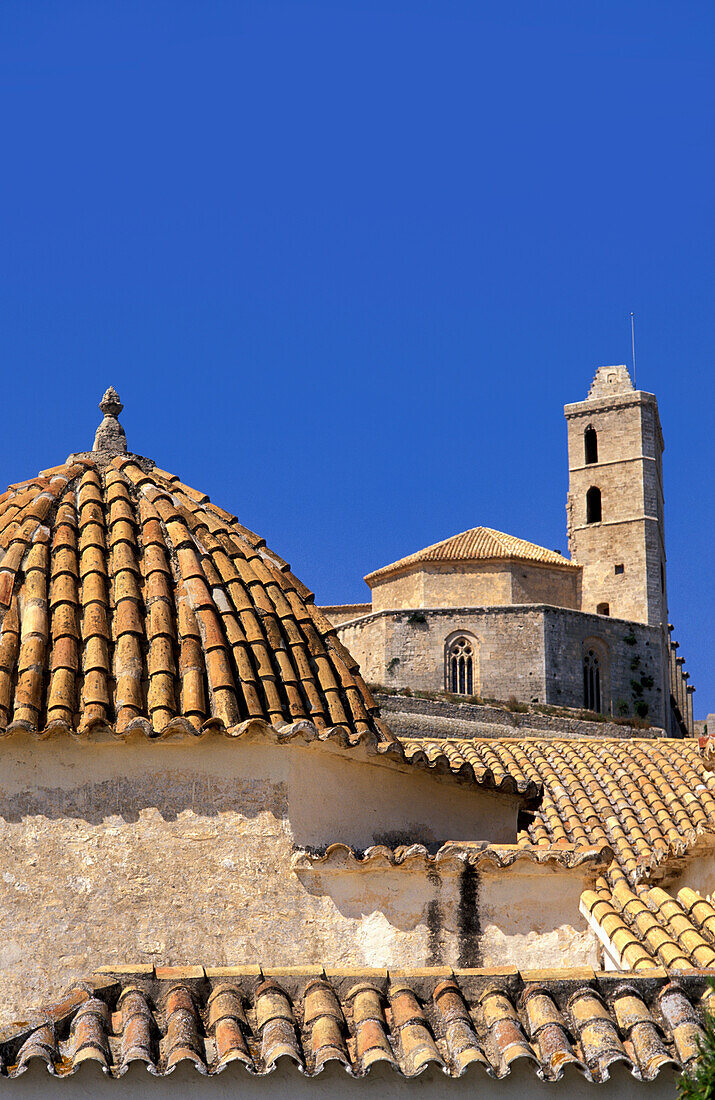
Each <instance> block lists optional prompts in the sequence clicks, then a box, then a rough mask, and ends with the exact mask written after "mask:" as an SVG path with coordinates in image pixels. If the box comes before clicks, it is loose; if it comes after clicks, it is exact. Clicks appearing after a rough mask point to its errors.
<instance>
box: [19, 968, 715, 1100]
mask: <svg viewBox="0 0 715 1100" xmlns="http://www.w3.org/2000/svg"><path fill="white" fill-rule="evenodd" d="M707 979H708V972H707V971H690V972H689V973H688V974H683V975H680V976H678V977H677V980H676V981H673V980H672V975H668V974H666V973H664V972H663V971H657V972H653V973H651V974H649V975H647V976H645V977H641V976H639V975H635V974H629V975H628V976H627V978H626V979H625V980H624V976H621V975H617V974H610V975H608V974H601V975H594V974H593V973H592V972H582V971H568V970H563V971H558V972H556V975H547V974H545V975H542V976H541V978H540V980H539V981H538V982H534V981H530V980H529V978H528V975H526V974H525V975H520V974H519V973H518V972H517V971H515V970H513V969H511V970H509V969H506V970H501V971H500V970H490V971H484V970H465V971H458V972H455V973H452V972H450V971H441V970H430V969H429V968H428V969H426V970H405V971H400V972H394V973H388V972H386V971H382V972H381V971H364V972H361V971H354V970H352V971H339V970H330V971H328V972H325V971H322V970H321V968H320V967H317V968H316V967H307V968H303V967H287V968H285V969H283V970H281V969H273V970H270V971H266V972H265V973H262V972H261V970H260V968H256V967H248V966H247V967H244V968H238V969H232V970H226V969H224V970H222V971H220V972H219V971H211V970H209V971H205V970H204V969H203V968H202V967H187V968H175V967H168V968H163V969H162V968H157V970H156V971H155V972H154V971H152V969H151V968H146V967H140V968H137V969H136V972H132V968H130V967H120V968H118V969H117V970H114V971H108V972H106V973H104V974H98V975H95V976H94V977H93V978H92V979H90V980H89V981H88V982H85V983H83V984H82V987H81V988H80V989H77V990H75V991H73V992H72V993H71V994H70V995H69V996H68V997H67V998H66V999H65V1001H64V1002H61V1003H60V1004H58V1005H54V1006H48V1007H47V1008H45V1009H42V1010H41V1011H40V1012H38V1013H35V1014H31V1015H30V1018H29V1021H28V1022H27V1023H26V1024H23V1025H14V1029H13V1028H11V1029H9V1030H6V1031H5V1033H4V1034H3V1036H2V1037H0V1064H1V1065H2V1073H3V1074H4V1075H7V1076H9V1077H11V1078H14V1077H17V1076H18V1075H20V1074H22V1073H23V1072H24V1071H25V1069H26V1068H27V1067H28V1064H29V1063H30V1062H31V1060H32V1059H34V1058H38V1059H40V1061H42V1062H44V1063H46V1064H47V1066H48V1068H49V1069H50V1070H51V1071H52V1073H53V1074H55V1075H56V1076H59V1077H66V1076H71V1075H72V1074H74V1073H75V1072H77V1071H78V1070H79V1069H80V1067H81V1066H82V1065H83V1064H84V1063H85V1062H87V1061H94V1062H97V1063H98V1064H99V1065H100V1067H101V1068H102V1069H103V1070H104V1072H105V1073H107V1074H108V1075H109V1076H110V1077H114V1078H118V1077H121V1076H122V1075H123V1074H124V1073H125V1072H126V1070H127V1069H128V1066H129V1064H130V1063H131V1062H132V1061H135V1060H138V1061H141V1062H143V1063H145V1064H146V1065H147V1067H148V1068H149V1069H150V1070H151V1072H152V1073H156V1074H159V1075H164V1074H167V1073H170V1072H171V1071H172V1070H173V1069H174V1068H175V1066H177V1065H178V1064H180V1063H182V1062H189V1063H191V1064H193V1065H194V1066H195V1067H196V1068H197V1069H198V1070H199V1071H200V1072H201V1073H208V1074H211V1075H213V1074H216V1073H218V1072H220V1071H221V1070H222V1069H223V1068H224V1067H225V1066H226V1065H227V1064H228V1063H229V1062H233V1061H235V1062H238V1063H239V1064H241V1065H243V1066H244V1067H245V1068H246V1069H247V1070H248V1071H249V1072H250V1073H251V1074H258V1075H264V1074H267V1073H270V1072H271V1070H272V1069H273V1068H274V1066H275V1065H276V1062H277V1060H278V1059H279V1058H281V1057H287V1058H288V1059H289V1060H290V1061H291V1062H292V1063H293V1064H294V1065H295V1067H296V1069H298V1070H300V1071H302V1072H303V1073H305V1074H306V1075H307V1076H308V1077H313V1076H315V1075H317V1074H319V1073H320V1072H321V1070H322V1069H323V1067H324V1066H325V1064H326V1063H327V1062H329V1061H331V1060H334V1061H337V1062H338V1063H339V1064H341V1065H342V1066H343V1067H344V1068H345V1070H347V1071H348V1072H349V1073H350V1074H352V1075H354V1076H358V1077H362V1076H364V1075H366V1074H368V1073H369V1072H370V1069H371V1067H372V1066H373V1065H375V1064H376V1063H378V1062H385V1063H387V1064H388V1065H391V1066H393V1067H394V1068H396V1069H397V1070H399V1072H400V1073H401V1074H402V1075H403V1076H405V1077H414V1076H416V1075H418V1074H419V1073H421V1072H422V1071H423V1070H424V1068H425V1067H426V1066H428V1065H430V1064H431V1065H434V1066H436V1067H439V1068H441V1069H442V1070H443V1071H444V1073H445V1074H446V1076H447V1078H458V1077H460V1076H461V1075H462V1074H463V1073H464V1071H465V1070H466V1069H467V1067H468V1066H469V1065H471V1064H473V1063H478V1064H479V1065H481V1066H482V1067H483V1068H484V1069H485V1070H486V1071H487V1073H488V1074H489V1075H490V1076H492V1077H505V1076H507V1075H509V1074H510V1073H511V1071H512V1069H513V1067H514V1066H515V1065H516V1064H518V1063H524V1064H525V1065H526V1066H527V1067H531V1072H533V1073H534V1074H535V1075H537V1074H538V1076H539V1077H541V1078H542V1079H545V1080H546V1081H554V1080H559V1079H560V1078H561V1077H562V1076H563V1074H564V1071H565V1069H566V1068H567V1067H569V1066H572V1067H573V1068H574V1069H576V1070H577V1071H579V1072H580V1073H581V1074H582V1075H583V1076H584V1077H585V1078H586V1079H587V1080H590V1081H593V1082H597V1083H600V1082H603V1081H605V1080H607V1079H608V1076H609V1073H610V1072H611V1071H612V1067H613V1065H614V1063H618V1062H620V1063H622V1064H624V1066H625V1067H626V1068H627V1069H628V1070H629V1071H630V1073H631V1074H632V1075H633V1077H634V1078H636V1079H637V1080H641V1081H650V1080H653V1079H654V1078H655V1077H657V1075H658V1074H659V1072H660V1071H661V1069H663V1068H664V1067H665V1066H672V1067H674V1068H675V1069H680V1068H687V1067H689V1066H690V1065H691V1064H692V1062H693V1059H694V1058H695V1057H696V1055H697V1042H698V1039H699V1037H700V1035H701V1034H702V1010H703V1008H702V1006H703V997H704V995H705V993H706V990H707Z"/></svg>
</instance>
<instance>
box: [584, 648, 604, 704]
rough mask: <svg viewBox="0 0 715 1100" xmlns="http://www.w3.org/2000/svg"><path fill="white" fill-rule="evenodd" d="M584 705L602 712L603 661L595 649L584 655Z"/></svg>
mask: <svg viewBox="0 0 715 1100" xmlns="http://www.w3.org/2000/svg"><path fill="white" fill-rule="evenodd" d="M583 705H584V706H585V708H586V710H595V711H596V712H597V713H599V714H600V712H601V661H600V658H599V656H598V654H597V653H596V650H595V649H587V650H586V652H585V653H584V655H583Z"/></svg>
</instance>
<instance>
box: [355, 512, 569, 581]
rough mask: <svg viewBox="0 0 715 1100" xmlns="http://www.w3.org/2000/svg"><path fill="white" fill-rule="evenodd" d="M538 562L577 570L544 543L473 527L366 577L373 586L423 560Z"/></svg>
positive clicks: (566, 559)
mask: <svg viewBox="0 0 715 1100" xmlns="http://www.w3.org/2000/svg"><path fill="white" fill-rule="evenodd" d="M512 559H517V560H519V561H534V562H540V563H541V564H542V565H557V566H561V567H563V568H570V569H578V568H579V566H578V565H577V563H576V562H573V561H570V560H569V559H568V558H564V557H562V555H561V554H558V553H557V552H556V551H555V550H546V549H545V548H544V547H543V546H536V545H535V544H534V543H533V542H526V541H525V540H524V539H518V538H515V537H514V535H505V534H503V533H502V532H501V531H493V530H492V529H491V528H490V527H472V528H471V529H470V530H469V531H462V533H461V534H459V535H453V536H452V537H451V538H448V539H443V540H442V541H441V542H435V543H433V545H432V546H426V547H425V548H424V549H423V550H418V551H417V552H416V553H414V554H409V555H408V556H407V557H406V558H400V559H399V561H394V562H392V563H391V564H390V565H384V566H382V568H381V569H376V570H374V571H373V572H372V573H368V575H367V576H366V577H365V580H366V582H367V584H369V585H370V586H372V585H373V584H374V583H375V582H376V581H380V580H382V579H383V578H385V577H388V576H390V575H391V574H392V573H398V572H401V571H402V570H403V569H409V568H410V567H411V566H415V565H420V564H422V563H423V562H455V561H460V562H465V561H471V562H474V561H495V560H512Z"/></svg>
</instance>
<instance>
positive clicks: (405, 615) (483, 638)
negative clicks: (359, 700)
mask: <svg viewBox="0 0 715 1100" xmlns="http://www.w3.org/2000/svg"><path fill="white" fill-rule="evenodd" d="M457 633H459V634H462V633H464V634H467V635H468V636H469V637H470V638H471V639H472V641H473V646H474V649H475V664H476V667H475V675H474V693H475V694H481V695H485V696H491V697H493V698H495V699H508V698H509V696H511V695H514V696H516V698H517V699H535V700H537V701H541V702H544V693H545V681H544V632H543V614H542V612H541V610H540V609H538V608H536V609H534V608H530V607H519V608H509V607H498V608H474V607H463V608H439V609H435V608H430V609H425V610H419V611H383V612H380V613H378V614H373V615H368V616H366V617H365V618H363V619H358V620H356V621H355V622H353V623H347V624H345V625H344V626H343V627H341V628H339V634H340V638H341V640H342V642H343V643H344V644H345V645H346V646H347V647H348V649H349V650H350V652H351V653H352V654H353V656H354V657H355V659H356V660H357V661H358V662H359V664H360V667H361V671H362V674H363V676H364V677H365V679H366V680H368V681H369V682H370V683H378V684H386V685H387V686H388V687H396V688H400V687H410V688H413V689H417V690H421V691H443V690H444V689H445V645H446V644H447V641H448V639H449V638H451V637H452V636H453V635H455V634H457Z"/></svg>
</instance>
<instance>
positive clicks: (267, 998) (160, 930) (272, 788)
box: [0, 367, 715, 1100]
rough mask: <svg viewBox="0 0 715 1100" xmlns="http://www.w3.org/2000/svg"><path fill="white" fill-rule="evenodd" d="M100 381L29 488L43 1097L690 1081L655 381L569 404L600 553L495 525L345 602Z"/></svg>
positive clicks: (30, 732) (13, 491)
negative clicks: (77, 424)
mask: <svg viewBox="0 0 715 1100" xmlns="http://www.w3.org/2000/svg"><path fill="white" fill-rule="evenodd" d="M100 409H101V410H102V413H103V419H102V422H101V424H100V426H99V428H98V429H97V432H96V436H95V441H94V447H93V449H92V450H78V451H76V452H74V453H72V454H71V455H70V456H69V457H68V458H67V459H66V460H65V461H61V462H60V463H59V465H54V466H51V467H49V468H48V469H45V470H43V471H41V472H40V473H39V474H37V476H35V477H31V478H29V479H28V480H23V481H20V482H17V481H16V482H12V483H11V484H10V486H9V488H8V489H7V491H6V492H5V493H3V494H2V495H1V496H0V769H1V772H2V783H1V784H0V852H1V853H2V854H1V855H0V863H1V866H0V1078H2V1082H3V1087H4V1088H5V1089H6V1090H7V1095H8V1096H9V1097H12V1096H14V1095H18V1096H23V1097H47V1096H52V1097H57V1096H67V1097H71V1098H73V1100H74V1098H75V1097H92V1098H93V1100H94V1098H103V1097H122V1096H124V1097H139V1096H140V1097H142V1098H144V1097H162V1098H169V1097H171V1098H172V1100H177V1098H186V1100H188V1098H192V1100H193V1098H195V1097H204V1096H206V1097H212V1096H215V1097H229V1096H231V1097H235V1096H254V1095H256V1096H262V1097H267V1096H276V1097H304V1096H305V1097H309V1096H317V1095H322V1096H326V1095H330V1096H334V1095H340V1096H343V1095H358V1096H367V1095H369V1094H371V1095H373V1096H379V1097H381V1098H382V1097H409V1096H411V1095H416V1094H419V1095H420V1096H421V1097H435V1098H437V1097H444V1096H447V1095H452V1093H454V1094H455V1095H467V1094H469V1095H470V1096H474V1095H477V1096H480V1097H481V1096H485V1097H486V1096H488V1097H495V1098H498V1097H514V1096H519V1097H521V1098H530V1097H539V1098H548V1097H552V1096H553V1097H559V1096H560V1097H574V1098H584V1097H589V1096H600V1097H603V1098H604V1100H606V1098H611V1100H616V1098H622V1097H624V1096H632V1095H635V1094H636V1093H635V1092H634V1091H633V1090H634V1089H637V1095H639V1096H640V1095H645V1096H646V1097H653V1098H654V1100H655V1098H656V1097H658V1098H661V1097H663V1098H665V1097H672V1096H673V1095H674V1094H675V1089H676V1082H677V1078H678V1075H679V1074H681V1073H682V1072H689V1071H691V1070H692V1068H693V1067H694V1066H695V1064H696V1062H697V1058H698V1049H699V1048H698V1043H699V1041H700V1039H701V1038H702V1036H703V1033H704V1030H703V1028H704V1017H705V1014H706V1013H707V1012H709V1011H711V1010H712V1009H713V1007H714V1005H715V1000H714V994H713V988H712V986H711V984H710V983H711V980H712V978H713V976H715V906H714V905H713V903H712V900H711V899H712V893H713V884H714V883H715V770H714V769H713V762H712V755H711V752H710V742H709V741H708V739H707V738H702V739H698V738H695V737H691V736H687V734H688V732H689V729H690V725H691V720H690V714H691V712H690V711H689V710H688V706H687V705H686V700H689V698H690V692H689V691H688V689H687V685H686V684H685V675H684V673H683V672H682V664H680V663H679V660H675V659H671V654H673V655H674V653H675V651H674V649H673V648H672V647H671V643H670V640H669V627H668V623H667V610H666V608H667V603H666V575H665V551H664V538H663V493H662V479H661V454H662V449H663V444H662V438H661V434H660V427H659V422H658V412H657V405H656V401H655V398H654V397H653V396H652V395H651V394H647V393H643V392H641V391H636V390H634V389H633V386H632V385H631V382H630V379H629V377H628V374H627V371H626V370H625V368H622V367H620V368H601V370H599V371H598V373H597V375H596V379H595V381H594V384H593V387H592V389H591V392H590V394H589V396H588V398H587V399H586V400H585V401H583V402H580V403H579V404H575V405H569V406H567V408H566V415H567V419H568V425H569V462H570V471H571V473H570V490H569V503H568V515H569V540H570V549H571V558H565V557H562V556H561V555H560V554H557V553H555V552H554V551H549V550H543V549H541V548H540V547H537V546H534V545H532V544H530V543H528V542H524V541H522V540H520V539H516V538H513V537H511V536H507V535H503V534H500V533H499V532H496V531H491V530H488V529H486V528H475V529H473V530H471V531H468V532H466V533H465V534H463V535H459V536H456V537H455V538H450V539H447V540H445V541H444V542H442V543H438V544H436V545H435V546H431V547H428V548H427V549H426V550H424V551H421V552H418V553H416V554H412V555H410V556H409V557H406V558H404V559H402V560H401V561H399V562H396V563H394V564H393V565H390V566H387V567H386V568H383V569H380V570H377V571H375V572H374V573H372V574H370V576H369V577H368V582H369V584H370V586H371V589H372V595H373V602H372V604H371V605H370V606H368V607H362V608H354V607H353V608H351V609H348V610H347V611H346V609H343V612H342V613H341V612H340V611H339V610H338V609H335V608H331V609H329V611H330V615H329V616H326V614H325V613H324V612H323V611H322V610H321V609H320V608H318V607H317V606H316V605H315V600H314V596H313V593H312V592H311V591H310V589H309V588H308V587H307V586H306V585H305V584H304V583H303V582H302V581H301V580H300V579H299V578H298V577H296V576H295V574H294V573H293V571H292V569H291V567H290V565H289V564H288V563H287V562H286V561H285V560H284V559H283V558H282V557H280V555H279V554H277V553H276V552H275V551H273V550H272V549H271V548H269V547H268V546H267V545H266V543H265V540H264V539H263V538H261V537H260V535H257V534H255V533H254V532H253V531H252V530H251V529H250V528H249V527H246V526H244V524H243V523H242V522H241V520H240V519H239V518H238V517H236V516H235V515H233V514H232V513H231V512H228V511H226V510H225V509H224V508H222V507H221V506H219V505H217V504H215V503H214V502H212V501H211V500H210V498H209V496H208V495H206V494H205V493H203V492H201V491H200V490H197V489H194V488H192V487H191V485H190V483H189V482H187V481H184V480H183V478H181V477H180V476H179V475H177V474H173V473H170V472H168V471H166V470H164V469H162V468H161V467H160V466H158V465H157V464H156V463H155V462H154V461H153V459H151V458H149V457H146V456H142V455H139V454H136V453H133V452H131V451H130V450H129V449H128V445H127V438H126V435H125V431H124V428H123V427H122V425H121V424H120V421H119V416H120V414H121V413H122V411H123V405H122V403H121V401H120V399H119V396H118V394H117V393H116V391H115V390H114V389H112V388H110V389H109V390H108V391H107V392H106V394H105V395H104V398H103V399H102V402H101V404H100ZM344 615H347V616H348V617H347V618H346V619H344V621H341V616H344ZM678 677H680V680H678ZM367 680H371V681H375V683H376V684H377V685H378V686H379V687H380V688H381V689H385V688H386V687H387V686H388V685H405V689H406V690H407V691H411V690H412V688H417V687H418V686H420V685H421V686H423V687H424V688H425V689H426V690H425V691H424V692H422V697H418V696H417V695H416V694H415V693H412V696H411V697H410V695H409V694H404V692H403V694H401V695H398V694H396V693H395V692H394V691H392V692H390V691H387V690H379V691H378V692H377V693H375V692H373V690H372V689H371V687H370V686H369V685H368V683H367ZM635 685H637V687H636V686H635ZM511 695H514V696H515V697H516V698H517V699H521V700H527V701H529V707H538V706H541V708H542V709H541V711H540V712H537V711H534V712H531V711H529V712H528V713H527V710H528V708H527V706H526V704H524V705H523V706H522V709H521V711H520V710H518V709H517V710H515V709H514V708H513V707H511V709H510V708H509V707H504V706H501V707H500V706H499V705H498V704H494V703H493V704H491V705H490V706H489V707H485V706H483V705H481V704H480V703H479V702H477V700H478V699H480V698H481V699H483V698H484V696H494V697H495V698H497V699H502V700H503V699H505V698H506V699H507V701H508V699H509V696H511ZM396 699H397V700H398V704H399V705H396V704H395V700H396ZM455 699H456V700H457V702H456V703H455V702H454V700H455ZM460 700H463V702H460ZM532 700H538V701H539V702H537V703H533V702H532ZM554 702H555V703H557V704H558V706H555V705H554V706H552V708H551V711H549V710H548V704H550V703H552V704H553V703H554ZM544 708H547V709H544ZM453 711H454V712H456V713H452V712H453ZM599 712H600V713H599ZM604 712H605V713H607V715H608V716H613V715H618V714H620V722H621V724H620V725H618V724H616V723H615V722H614V723H604V722H603V721H601V722H599V721H598V719H599V718H601V719H603V717H604ZM648 721H649V722H650V724H648Z"/></svg>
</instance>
